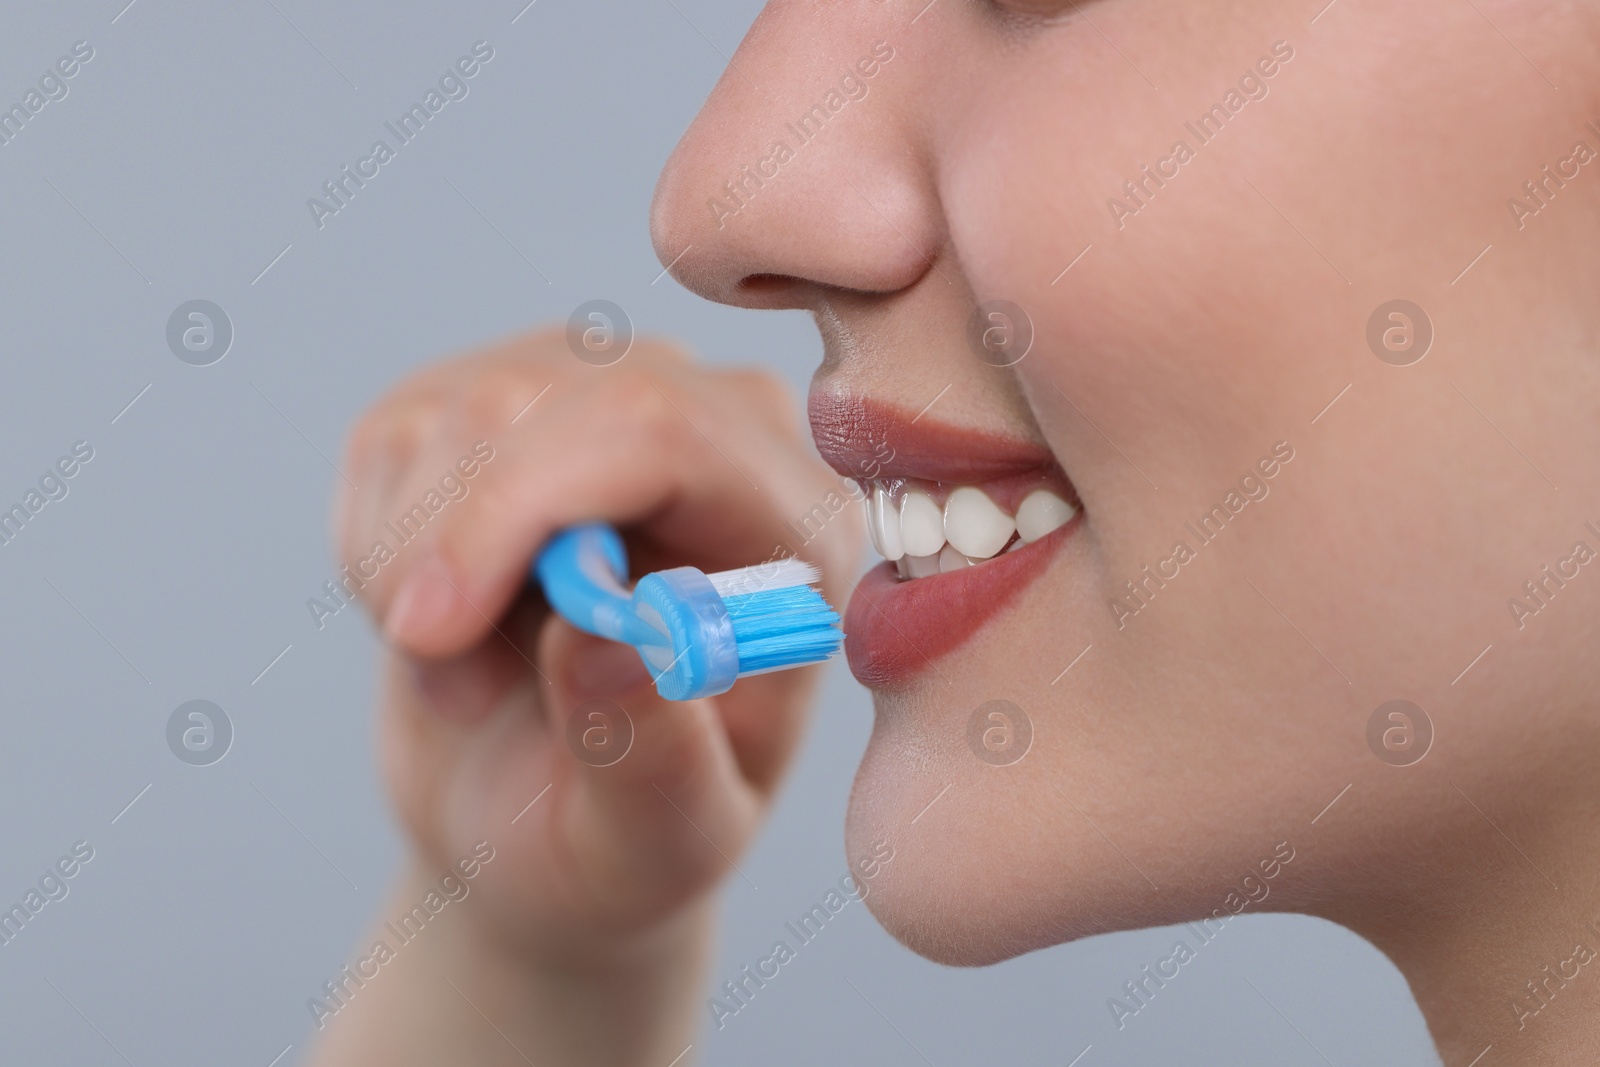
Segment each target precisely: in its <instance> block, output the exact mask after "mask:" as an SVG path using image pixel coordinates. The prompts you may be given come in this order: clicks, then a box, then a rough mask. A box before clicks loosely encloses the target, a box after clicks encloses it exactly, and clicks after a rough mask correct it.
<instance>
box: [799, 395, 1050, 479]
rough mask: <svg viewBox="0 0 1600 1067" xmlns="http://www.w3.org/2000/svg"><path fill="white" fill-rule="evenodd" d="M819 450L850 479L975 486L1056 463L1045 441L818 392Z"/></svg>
mask: <svg viewBox="0 0 1600 1067" xmlns="http://www.w3.org/2000/svg"><path fill="white" fill-rule="evenodd" d="M809 408H810V414H811V433H812V436H813V437H814V438H815V440H816V443H817V451H819V452H820V453H821V454H822V458H823V459H824V460H826V461H827V463H828V465H829V466H831V467H832V468H833V469H834V470H836V471H838V472H839V473H840V474H842V475H844V476H845V477H847V478H857V479H862V480H869V481H870V480H872V479H875V478H880V477H896V478H918V479H924V480H927V481H933V482H955V483H964V484H972V483H977V482H984V481H989V480H993V479H998V478H1004V477H1006V476H1008V475H1017V474H1026V473H1029V472H1031V471H1036V470H1041V469H1045V468H1049V467H1053V466H1055V463H1056V460H1055V456H1054V455H1053V454H1052V453H1051V451H1050V450H1049V449H1048V448H1046V447H1045V446H1044V445H1042V444H1036V443H1034V442H1032V441H1025V440H1021V439H1019V438H1016V437H1012V436H1009V435H1006V434H999V433H994V432H991V431H988V430H979V429H973V428H968V427H962V426H954V425H952V424H950V423H944V422H938V421H935V420H932V419H926V418H923V417H921V416H918V415H915V414H908V413H906V412H905V411H903V410H902V409H900V408H897V407H895V406H893V405H891V404H887V403H884V402H883V401H879V400H876V399H873V398H871V397H864V396H850V395H846V394H840V393H830V392H824V391H818V390H813V391H812V393H811V396H810V400H809Z"/></svg>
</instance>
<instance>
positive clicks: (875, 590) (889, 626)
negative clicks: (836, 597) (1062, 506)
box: [844, 511, 1083, 689]
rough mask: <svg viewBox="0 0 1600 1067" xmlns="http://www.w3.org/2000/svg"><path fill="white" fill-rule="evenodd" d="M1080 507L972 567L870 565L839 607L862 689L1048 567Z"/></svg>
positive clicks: (906, 669)
mask: <svg viewBox="0 0 1600 1067" xmlns="http://www.w3.org/2000/svg"><path fill="white" fill-rule="evenodd" d="M1082 523H1083V513H1082V512H1081V511H1080V512H1079V513H1078V514H1077V515H1075V516H1073V518H1072V521H1071V522H1069V523H1067V524H1066V525H1065V526H1063V527H1061V528H1060V529H1058V530H1054V531H1052V532H1050V533H1048V534H1046V535H1045V536H1043V537H1041V538H1039V540H1037V541H1035V542H1034V543H1033V544H1031V545H1028V546H1026V547H1024V548H1019V549H1017V550H1016V551H1014V552H1006V553H1003V554H1001V555H999V556H996V557H995V558H994V559H992V560H988V561H986V562H984V563H980V564H978V565H977V566H975V567H964V568H962V569H961V570H958V571H951V572H950V573H948V574H932V575H929V576H928V577H926V578H913V579H911V580H910V581H903V580H902V579H901V578H900V577H899V575H898V574H896V573H895V569H894V564H893V563H889V562H887V561H886V562H883V563H880V564H878V565H877V566H876V567H873V568H872V569H871V570H869V571H868V572H867V573H866V574H865V575H863V576H862V578H861V581H859V582H857V583H856V589H855V592H854V593H853V594H852V595H851V597H850V603H849V605H848V606H846V608H845V613H844V631H845V639H844V654H845V659H846V660H848V661H849V663H850V673H851V674H854V675H855V676H856V680H857V681H859V682H860V683H861V684H862V685H864V686H867V687H868V688H869V689H880V688H885V687H888V686H891V685H894V684H896V683H899V682H903V681H905V680H906V679H908V678H910V677H911V676H912V675H915V674H917V673H919V672H921V671H923V670H927V669H928V668H930V667H933V666H934V661H935V660H937V659H939V658H940V657H941V656H944V655H946V654H948V653H950V652H952V651H954V650H955V649H956V648H958V647H960V646H961V645H962V644H963V643H965V642H966V641H967V639H968V638H970V637H971V636H972V635H973V634H975V633H977V632H978V631H979V630H980V629H982V628H983V626H984V625H985V624H986V623H987V622H988V621H989V620H990V619H992V618H994V617H995V616H996V615H998V614H999V613H1000V612H1001V611H1003V610H1004V609H1005V608H1006V607H1007V606H1008V605H1009V604H1010V603H1011V601H1012V600H1013V599H1015V598H1016V596H1017V594H1018V593H1020V592H1022V590H1023V589H1025V588H1026V587H1027V586H1028V585H1030V584H1031V583H1032V582H1033V581H1034V579H1036V578H1038V577H1039V575H1041V574H1043V573H1044V572H1045V570H1046V569H1048V568H1049V565H1050V560H1051V559H1052V558H1053V557H1054V556H1055V554H1056V553H1057V552H1058V551H1059V550H1060V548H1061V546H1062V545H1064V544H1066V542H1067V539H1068V538H1069V537H1071V536H1072V535H1073V533H1075V532H1076V531H1077V529H1078V527H1079V526H1080V525H1082Z"/></svg>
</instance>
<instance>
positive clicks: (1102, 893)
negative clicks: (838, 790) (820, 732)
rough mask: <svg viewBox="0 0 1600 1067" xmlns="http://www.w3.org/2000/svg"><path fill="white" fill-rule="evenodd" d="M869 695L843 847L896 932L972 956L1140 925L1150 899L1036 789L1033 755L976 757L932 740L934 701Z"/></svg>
mask: <svg viewBox="0 0 1600 1067" xmlns="http://www.w3.org/2000/svg"><path fill="white" fill-rule="evenodd" d="M875 703H876V704H877V705H878V708H879V713H878V717H877V721H876V724H875V726H874V729H873V734H872V739H871V741H870V743H869V744H868V746H867V751H866V753H865V755H864V756H863V758H862V762H861V765H860V767H859V768H858V769H857V772H856V778H855V784H854V787H853V789H852V791H851V796H850V806H849V812H848V815H847V818H846V829H845V847H846V853H847V855H848V856H849V859H850V865H851V868H852V870H854V871H855V872H857V876H858V878H857V880H858V882H859V883H861V884H862V885H863V886H864V888H866V889H867V890H868V892H867V893H866V895H865V897H864V900H865V903H866V905H867V907H868V909H869V910H870V911H871V912H872V914H873V916H874V917H875V918H876V919H877V921H878V922H879V923H880V924H881V925H882V926H883V928H884V929H885V930H887V931H888V932H889V933H890V935H892V936H893V937H894V938H895V939H896V940H898V941H899V942H900V943H901V944H903V945H905V946H906V947H907V948H909V949H911V950H912V951H913V952H915V953H917V954H918V955H920V956H923V957H925V958H927V959H929V960H932V961H934V962H936V963H943V964H948V965H950V966H956V967H979V966H986V965H988V964H992V963H998V962H1000V961H1002V960H1006V959H1010V958H1012V957H1014V956H1020V955H1023V954H1024V953H1027V952H1032V951H1034V950H1036V949H1041V948H1048V947H1050V946H1052V945H1057V944H1061V943H1063V942H1066V941H1072V940H1076V939H1077V938H1080V937H1086V936H1089V935H1091V934H1096V933H1104V932H1107V931H1109V930H1114V929H1127V928H1133V927H1138V926H1143V925H1149V924H1150V922H1151V919H1152V916H1154V915H1156V914H1157V913H1158V911H1159V910H1160V909H1158V908H1157V907H1155V906H1154V902H1152V901H1151V900H1150V899H1149V898H1148V897H1146V896H1145V895H1144V894H1143V893H1141V892H1138V891H1133V892H1130V891H1129V887H1128V885H1127V882H1126V880H1125V879H1123V878H1121V877H1120V876H1121V875H1122V873H1123V872H1121V871H1118V870H1116V869H1115V868H1112V867H1110V866H1109V865H1108V864H1107V863H1106V862H1105V857H1104V856H1103V855H1101V853H1100V848H1099V847H1097V846H1098V841H1091V840H1089V839H1087V838H1085V837H1083V836H1082V835H1081V834H1079V833H1077V832H1075V828H1074V827H1073V826H1071V824H1070V823H1066V822H1064V821H1063V819H1062V813H1061V811H1060V810H1059V809H1060V808H1062V807H1065V805H1064V804H1061V805H1051V804H1049V803H1048V802H1045V801H1042V800H1041V798H1046V797H1054V796H1055V793H1054V791H1053V790H1051V788H1050V785H1049V775H1048V772H1047V766H1046V764H1045V763H1044V761H1042V760H1041V761H1036V762H1035V763H1034V764H1033V766H1031V767H1028V766H1027V760H1024V761H1022V763H1020V764H1018V765H1014V766H1009V767H1003V768H1001V767H991V766H987V765H984V764H981V763H979V762H978V761H976V760H974V759H972V757H971V754H970V753H969V752H968V751H967V750H966V746H965V742H964V741H958V742H957V745H959V748H957V747H956V746H952V745H949V744H946V743H942V739H944V738H948V737H949V734H950V731H949V730H948V729H943V728H934V729H927V728H926V727H927V726H928V725H929V720H930V719H932V720H935V721H937V720H938V719H940V718H942V716H941V714H940V713H939V711H938V710H937V709H929V708H926V707H924V708H922V709H921V711H920V712H919V710H918V709H917V708H916V707H915V705H916V704H917V703H919V702H917V701H914V700H912V699H910V698H908V697H902V696H893V695H888V696H886V695H881V694H880V695H879V696H877V697H876V700H875ZM1035 755H1036V754H1035ZM943 784H948V785H949V788H948V789H947V790H944V791H943V792H941V790H942V788H943ZM1069 810H1070V809H1069Z"/></svg>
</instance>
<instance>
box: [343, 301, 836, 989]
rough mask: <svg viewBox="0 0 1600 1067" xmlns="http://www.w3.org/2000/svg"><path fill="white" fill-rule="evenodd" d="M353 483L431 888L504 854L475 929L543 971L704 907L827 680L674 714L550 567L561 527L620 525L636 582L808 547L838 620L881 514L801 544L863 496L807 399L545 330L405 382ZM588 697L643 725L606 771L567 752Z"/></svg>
mask: <svg viewBox="0 0 1600 1067" xmlns="http://www.w3.org/2000/svg"><path fill="white" fill-rule="evenodd" d="M535 398H537V400H535ZM530 402H532V404H531V406H529V404H530ZM345 469H346V470H347V471H348V472H349V474H350V478H351V479H352V480H353V481H354V482H355V484H356V485H358V486H360V489H359V490H352V489H346V491H345V492H344V495H343V499H342V500H341V501H340V504H339V507H338V516H339V518H338V535H337V536H338V541H339V544H340V546H341V551H342V554H343V557H344V560H345V562H346V563H347V564H348V566H349V572H348V573H350V574H352V575H356V576H357V577H358V579H362V580H365V585H364V588H362V589H361V596H362V598H363V599H364V600H365V601H366V602H367V604H368V605H369V606H370V608H371V610H372V612H373V614H374V616H375V617H376V620H377V622H378V623H379V625H380V626H381V627H382V629H383V632H384V634H385V636H386V638H387V641H388V643H389V645H390V656H389V662H388V666H387V671H386V674H387V677H386V684H385V690H386V692H385V695H384V697H383V701H382V708H381V711H380V716H379V745H380V759H381V765H382V769H383V773H384V776H385V778H386V780H387V783H388V788H389V791H390V793H391V794H392V796H393V799H394V803H395V806H396V808H397V809H398V811H399V814H400V818H401V821H402V822H403V824H404V826H405V828H406V829H407V831H408V832H409V834H410V836H411V838H412V840H413V842H414V843H415V846H416V850H417V852H418V862H419V864H421V872H422V873H423V874H427V873H428V872H429V871H430V870H431V871H434V872H437V873H436V874H435V875H434V876H435V877H437V875H438V874H443V873H445V872H447V871H448V870H449V869H450V868H451V867H452V865H453V864H454V863H455V861H456V860H457V859H459V858H461V857H464V856H467V855H469V854H470V853H471V852H472V851H473V847H474V845H475V843H477V842H479V841H487V842H488V843H489V844H490V846H491V847H493V849H494V850H495V858H494V859H493V861H492V862H490V863H488V864H485V865H484V866H483V867H482V870H481V872H480V873H479V874H478V875H477V876H476V878H475V879H474V880H473V882H472V888H471V892H472V894H473V895H474V896H476V897H478V898H479V903H478V904H477V905H476V906H475V907H474V908H473V913H474V914H475V915H477V916H478V917H479V921H480V922H482V923H487V924H488V931H487V932H488V933H490V934H491V935H492V937H493V939H494V941H495V943H497V944H500V945H503V946H505V947H506V948H507V950H508V951H510V952H512V953H522V954H526V956H527V958H529V959H538V960H544V961H547V962H548V961H550V960H554V959H585V960H592V959H593V958H595V956H596V954H599V955H601V956H603V955H604V954H605V953H606V952H607V951H609V950H611V949H613V948H623V947H625V946H627V945H628V944H629V943H630V942H631V941H633V940H635V939H639V938H647V937H648V935H649V934H650V932H651V931H652V930H653V929H654V928H657V927H659V926H662V925H664V924H667V923H668V922H669V921H670V920H672V919H673V917H674V916H678V915H681V914H683V913H684V912H685V911H686V910H689V909H691V907H692V906H693V905H694V904H695V903H696V902H697V901H700V900H701V899H702V898H703V897H705V895H706V894H707V893H708V891H709V890H710V889H711V887H712V886H714V885H715V884H716V883H717V882H718V881H719V880H720V879H721V878H723V877H724V876H726V875H727V874H728V873H729V871H730V870H731V867H730V864H731V863H733V862H734V861H735V860H736V858H737V857H738V855H739V854H740V853H741V851H743V849H744V847H745V845H746V844H747V843H748V842H749V840H750V838H751V836H752V834H753V833H754V832H755V830H756V828H757V826H758V825H759V823H760V821H761V819H762V817H763V816H764V814H765V813H766V811H767V808H768V806H769V804H770V802H771V799H772V794H773V790H774V788H775V786H776V784H777V782H778V780H779V777H780V775H781V774H782V772H783V770H784V768H785V766H786V765H787V763H788V762H789V759H790V757H791V755H792V754H793V752H794V748H795V744H796V741H797V739H798V737H799V734H800V730H801V726H802V723H803V719H804V711H805V706H806V703H807V700H808V698H809V696H810V695H811V693H812V691H813V689H814V687H815V683H816V680H817V670H816V668H804V669H797V670H791V671H784V672H780V673H777V674H769V675H762V676H757V677H754V678H749V679H746V680H743V681H740V682H739V683H737V684H736V685H735V686H734V688H733V689H732V690H731V691H730V692H728V693H726V694H724V695H722V696H719V697H716V698H713V699H707V700H697V701H688V702H682V703H669V702H666V701H663V700H661V699H660V698H659V697H657V696H656V694H655V691H654V689H653V687H652V686H651V684H650V682H649V678H648V675H647V674H646V673H645V671H644V668H643V666H642V664H640V662H639V659H638V656H637V654H636V653H634V651H633V650H632V649H631V648H629V647H627V646H623V645H616V644H612V643H610V642H606V641H603V640H601V639H598V638H594V637H591V636H589V635H586V634H582V633H580V632H578V631H576V630H574V629H573V628H572V627H570V626H568V625H567V624H566V623H564V622H563V621H561V620H560V619H558V618H556V617H555V616H553V615H552V614H550V612H549V610H548V608H546V607H545V606H544V605H543V604H542V602H541V600H540V599H539V597H538V595H537V593H536V592H531V593H530V591H529V589H528V587H527V584H526V583H527V574H528V567H529V563H530V561H531V559H532V558H533V556H534V554H535V552H536V551H537V550H538V549H539V547H540V546H541V544H542V543H543V542H544V541H545V539H546V538H547V537H548V536H549V535H550V534H551V533H552V532H553V531H555V530H556V529H558V528H560V527H562V526H564V525H567V524H569V523H573V522H577V521H582V520H592V519H600V520H605V521H609V522H612V523H613V524H615V525H617V526H618V527H619V528H620V529H621V530H622V531H623V533H624V538H625V540H626V541H627V542H628V545H629V552H630V556H631V559H630V563H631V566H632V570H633V577H635V578H637V577H638V576H640V575H642V574H644V573H645V572H647V571H649V570H656V569H660V568H662V567H667V566H678V565H683V564H692V565H694V566H697V567H700V568H701V569H702V570H705V571H708V572H710V571H716V570H724V569H729V568H733V567H739V566H745V565H749V564H754V563H760V562H763V561H765V560H768V559H771V558H772V557H773V556H774V554H775V553H778V554H784V555H787V554H790V553H791V552H794V551H796V550H797V551H798V554H800V555H801V556H804V557H806V558H809V559H811V560H812V561H813V562H816V563H818V564H819V565H820V566H821V567H822V569H823V574H824V575H825V578H824V588H825V595H826V596H827V597H828V599H829V601H830V603H832V604H834V605H835V606H836V607H840V608H842V607H843V600H844V598H845V595H846V593H847V590H848V585H847V584H846V581H847V577H848V576H849V575H850V574H851V570H852V568H853V566H854V564H855V562H856V560H855V556H856V550H857V546H858V545H859V544H860V542H861V530H860V526H859V521H860V519H859V515H858V513H857V511H856V509H855V507H854V506H846V507H844V508H843V510H840V511H838V513H837V514H835V515H833V517H832V518H831V519H830V520H829V521H828V522H827V523H826V525H825V526H824V527H823V529H822V530H821V533H820V534H819V535H817V536H815V538H814V539H812V540H811V541H810V542H809V543H805V544H801V543H799V542H800V540H801V537H802V536H804V533H803V528H801V527H800V524H799V522H798V520H799V518H800V517H801V516H803V515H806V514H808V513H810V512H811V511H812V509H813V507H814V506H815V505H817V504H819V503H821V502H823V501H824V500H825V499H827V498H829V495H830V493H831V494H836V496H835V497H834V498H833V499H834V500H835V501H837V500H839V499H841V498H843V497H844V487H843V486H841V484H840V482H839V479H838V478H837V476H836V475H834V474H832V473H831V472H829V471H828V470H827V468H825V467H824V466H823V465H822V464H821V463H820V462H819V461H818V460H816V459H815V458H814V457H813V455H812V454H811V453H810V450H809V448H808V446H807V444H806V441H805V438H804V437H803V435H802V430H801V428H800V426H799V423H798V420H797V419H796V417H795V414H794V409H793V406H792V401H791V398H790V396H789V395H788V393H787V392H786V391H785V390H784V389H783V388H782V386H781V385H780V384H779V383H777V382H776V381H775V380H774V379H773V378H771V377H768V376H767V375H765V374H761V373H757V372H752V371H722V370H713V369H710V368H706V367H703V366H699V365H696V364H695V363H693V362H691V361H690V359H689V358H688V357H687V356H685V355H683V354H682V353H681V352H679V351H678V350H676V349H674V348H672V347H670V346H667V345H664V344H660V343H647V342H643V341H640V342H636V343H635V345H634V346H633V349H632V350H631V351H630V352H629V354H628V356H627V357H626V359H624V360H623V361H622V362H620V363H618V364H616V365H613V366H610V367H604V368H597V367H592V366H589V365H586V364H584V363H582V362H580V361H579V360H577V359H575V358H573V356H572V354H571V353H570V352H569V351H568V350H567V348H566V345H565V342H564V338H563V336H562V334H561V333H559V332H547V333H541V334H536V335H533V336H529V337H525V338H520V339H517V340H515V341H512V342H510V343H507V344H504V345H502V346H499V347H497V348H494V349H491V350H489V351H486V352H483V353H481V354H477V355H471V356H467V357H465V358H462V359H457V360H454V361H451V362H448V363H445V364H442V365H439V366H435V367H432V368H429V369H427V370H424V371H422V372H420V373H418V374H416V375H415V376H413V377H412V378H411V379H409V380H407V381H406V382H404V383H403V384H401V385H400V386H399V387H397V388H396V389H395V390H393V391H392V392H391V393H390V394H389V395H387V396H386V397H384V398H383V399H382V400H381V401H380V402H379V403H378V404H376V405H375V406H374V407H373V409H372V410H371V411H370V412H369V413H368V414H367V415H365V416H364V417H363V418H362V419H361V421H360V422H359V424H358V425H357V426H356V428H355V430H354V432H353V433H352V435H351V439H350V443H349V448H348V456H347V466H346V468H345ZM468 472H470V476H469V475H468ZM824 510H825V511H826V510H828V509H827V508H826V507H825V508H824ZM408 516H409V518H407V517H408ZM407 523H409V525H407ZM790 523H794V524H795V526H794V527H790V525H789V524H790ZM419 527H420V529H418V528H419ZM812 529H815V523H813V524H812ZM413 530H416V531H417V532H416V533H415V536H412V531H413ZM797 530H802V533H800V534H797V532H796V531H797ZM399 533H405V534H406V536H408V537H410V540H409V541H407V542H406V543H404V544H402V543H400V537H399V536H398V534H399ZM380 542H381V543H382V544H384V545H385V546H386V547H387V549H388V552H387V553H385V552H383V551H379V550H378V549H377V545H378V544H379V543H380ZM368 575H371V577H370V579H369V580H368V579H366V576H368ZM590 700H607V701H611V702H613V703H614V704H615V705H617V706H620V707H621V708H622V709H625V711H626V713H627V716H628V718H630V719H631V721H632V727H633V732H634V736H633V740H632V745H631V747H630V748H629V749H628V750H627V753H626V755H625V756H623V758H621V759H620V760H618V761H617V762H616V763H614V764H612V765H610V766H592V765H591V764H590V763H589V762H585V761H584V760H582V759H580V758H579V756H578V754H577V752H576V751H575V750H574V748H573V747H571V746H569V743H568V740H567V738H568V727H569V719H571V717H572V716H573V715H574V712H575V711H576V710H577V709H578V707H579V705H581V704H583V703H584V702H586V701H590ZM611 718H612V719H613V720H614V721H612V722H611V723H610V727H611V728H613V729H619V728H621V723H620V721H615V720H616V717H615V716H614V715H613V716H611ZM595 725H596V726H599V725H600V724H599V723H598V721H596V723H595ZM579 751H581V749H580V750H579ZM536 798H537V799H536ZM530 802H532V806H531V807H530V806H529V805H530Z"/></svg>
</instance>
